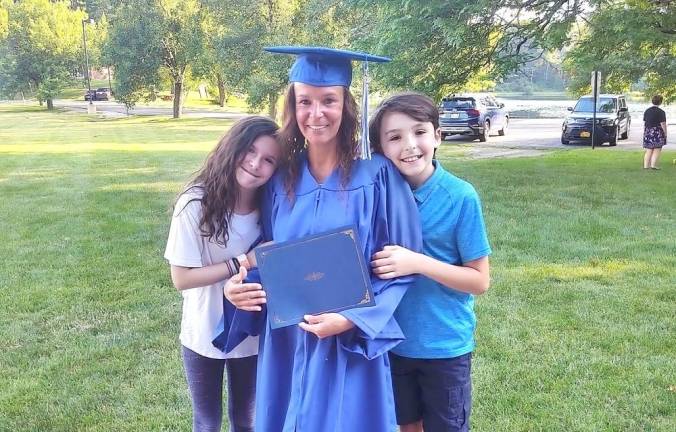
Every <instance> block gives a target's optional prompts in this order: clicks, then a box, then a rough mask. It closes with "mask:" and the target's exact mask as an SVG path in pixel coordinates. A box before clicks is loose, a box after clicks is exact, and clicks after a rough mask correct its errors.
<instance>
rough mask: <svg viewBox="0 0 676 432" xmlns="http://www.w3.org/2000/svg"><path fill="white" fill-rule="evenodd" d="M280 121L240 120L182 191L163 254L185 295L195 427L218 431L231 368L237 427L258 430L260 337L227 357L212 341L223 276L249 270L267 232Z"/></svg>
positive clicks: (184, 338)
mask: <svg viewBox="0 0 676 432" xmlns="http://www.w3.org/2000/svg"><path fill="white" fill-rule="evenodd" d="M276 133H277V125H276V124H275V123H274V122H273V121H272V120H270V119H267V118H265V117H255V116H252V117H248V118H245V119H242V120H240V121H238V122H237V123H235V124H234V125H233V126H232V128H231V129H230V130H229V131H228V133H227V134H226V135H225V136H224V137H223V138H222V139H221V140H220V142H219V143H218V145H217V146H216V148H215V149H214V150H213V151H212V152H211V153H210V154H209V156H208V157H207V160H206V162H205V164H204V166H203V167H202V169H201V170H200V171H199V172H198V173H197V175H196V176H195V178H194V180H192V181H191V182H190V183H189V185H188V187H187V188H186V189H185V190H184V191H183V192H182V193H181V194H180V195H179V196H178V198H177V200H176V203H175V206H174V214H173V218H172V221H171V228H170V230H169V239H168V240H167V248H166V251H165V253H164V257H165V258H166V259H167V260H168V261H169V264H170V265H171V279H172V281H173V283H174V286H175V287H176V289H178V290H179V291H180V292H181V294H182V295H183V317H182V320H181V336H180V340H181V344H182V351H183V352H182V354H183V364H184V367H185V374H186V379H187V381H188V387H189V389H190V395H191V399H192V406H193V431H219V430H220V428H221V421H222V393H223V370H224V368H225V369H227V375H228V378H227V382H228V396H229V397H228V411H229V412H228V414H229V419H230V430H231V431H235V432H239V431H253V417H254V416H253V413H254V398H255V381H256V354H257V352H258V340H257V338H253V337H249V338H247V339H245V340H244V341H243V342H242V343H241V344H239V345H238V346H237V347H236V348H235V349H234V350H233V351H232V352H230V353H229V354H228V355H225V354H223V353H222V352H221V351H219V350H218V349H216V348H215V347H214V346H213V345H212V343H211V340H212V337H213V333H214V330H215V329H216V327H217V326H218V324H219V320H220V319H221V317H222V316H223V281H224V280H225V279H227V278H229V277H231V276H232V275H234V274H236V273H237V271H238V269H239V267H240V266H241V267H244V268H248V267H249V261H248V259H247V256H246V255H244V254H245V253H246V252H247V251H248V250H249V249H250V248H251V245H252V244H253V243H254V242H255V241H256V239H257V238H258V237H259V236H260V227H259V223H258V219H259V215H258V192H259V189H260V187H261V186H263V185H264V184H265V183H266V182H267V181H268V179H270V177H271V176H272V174H273V173H274V171H275V168H276V166H277V162H278V160H279V158H280V147H279V144H277V141H276V137H275V135H276Z"/></svg>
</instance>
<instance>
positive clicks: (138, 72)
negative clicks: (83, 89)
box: [104, 0, 204, 118]
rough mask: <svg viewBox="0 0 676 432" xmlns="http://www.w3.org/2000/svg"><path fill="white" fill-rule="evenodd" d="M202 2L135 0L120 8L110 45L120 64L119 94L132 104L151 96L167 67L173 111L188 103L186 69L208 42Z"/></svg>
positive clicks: (109, 53) (112, 60)
mask: <svg viewBox="0 0 676 432" xmlns="http://www.w3.org/2000/svg"><path fill="white" fill-rule="evenodd" d="M202 12H203V11H202V7H201V4H200V2H198V1H196V0H152V1H145V0H130V1H128V2H124V3H122V4H121V5H120V6H119V7H118V8H117V9H116V11H115V13H114V16H113V25H112V26H111V28H110V30H109V39H108V43H107V44H106V48H105V55H104V57H105V59H106V60H107V63H109V64H111V65H113V66H114V67H115V82H116V93H115V94H116V98H118V99H119V100H121V101H123V102H124V103H125V104H126V105H127V106H131V105H133V104H134V103H136V101H138V100H140V99H142V98H147V97H148V95H149V93H152V91H153V89H154V88H155V87H156V86H159V84H160V81H161V80H160V77H161V74H162V73H163V72H164V73H166V74H168V75H169V76H170V78H171V82H172V88H173V91H172V92H173V95H174V105H173V116H174V118H179V117H180V116H181V113H182V109H183V98H184V92H185V90H186V89H185V82H186V76H187V75H186V74H189V73H190V67H191V66H192V65H194V64H195V62H196V61H197V59H198V57H199V54H200V52H201V50H202V48H203V41H204V34H203V28H202V26H201V22H202V19H203V15H202Z"/></svg>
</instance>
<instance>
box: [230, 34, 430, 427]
mask: <svg viewBox="0 0 676 432" xmlns="http://www.w3.org/2000/svg"><path fill="white" fill-rule="evenodd" d="M268 50H269V51H272V52H280V53H289V54H296V55H298V56H299V57H298V59H297V60H296V62H295V63H294V65H293V67H292V68H291V71H290V73H289V76H290V81H291V83H290V85H289V87H288V90H287V94H286V99H285V101H284V114H283V127H282V129H280V134H279V137H280V140H281V142H282V145H283V146H284V147H285V155H286V158H285V162H286V164H287V165H286V167H285V169H284V170H280V172H279V173H278V174H277V175H275V176H274V177H273V179H272V180H271V182H270V184H269V185H268V187H267V193H268V197H267V199H266V200H265V203H264V205H263V213H264V218H263V222H264V231H265V232H266V234H267V239H272V240H274V241H275V242H282V241H286V240H291V239H296V238H300V237H304V236H306V235H310V234H315V233H319V232H322V231H326V230H329V229H333V228H338V227H341V226H345V225H350V224H354V225H355V226H357V229H358V234H359V238H360V239H361V241H362V245H361V246H362V249H363V254H364V258H365V260H367V261H368V259H369V257H371V256H372V255H373V254H374V253H375V252H377V251H379V250H380V249H382V247H384V246H385V245H388V244H406V245H408V246H407V247H409V248H413V249H414V250H419V249H420V246H421V234H420V228H419V227H420V223H419V220H418V215H417V209H416V206H415V203H414V201H413V198H412V195H411V191H410V188H408V186H407V184H406V183H405V182H404V180H403V179H402V178H401V176H400V174H399V173H398V172H397V170H396V168H394V166H393V165H392V164H391V163H390V162H389V161H388V160H387V159H385V158H384V157H382V156H381V155H374V158H373V159H370V160H358V159H356V156H357V153H358V151H359V149H358V146H357V141H356V135H357V129H358V120H357V119H358V115H357V109H356V104H355V101H354V99H353V97H352V95H351V94H350V92H349V85H350V82H351V79H352V65H351V62H350V61H351V59H357V60H373V59H382V58H376V57H371V56H369V55H367V54H363V53H354V52H349V51H341V50H331V49H327V48H307V47H300V48H292V47H280V48H271V49H268ZM282 171H283V172H282ZM400 242H401V243H400ZM240 281H241V278H238V277H235V278H233V279H231V280H230V282H228V283H227V284H226V296H227V297H228V299H229V300H230V301H231V302H232V303H233V304H234V305H235V306H237V307H238V308H243V309H248V310H256V309H258V308H260V306H259V305H261V304H263V303H264V302H265V301H264V300H262V299H263V298H264V293H262V292H261V291H260V285H258V284H240V283H238V282H240ZM410 281H411V278H410V277H407V278H399V279H392V280H388V281H385V280H380V279H378V278H376V277H373V275H372V277H371V282H372V286H373V291H374V294H375V301H376V306H373V307H367V308H359V309H350V310H346V311H343V312H340V313H327V314H322V315H317V316H306V317H305V322H303V323H301V324H299V326H298V327H296V326H291V327H284V328H281V329H275V330H271V328H270V326H269V324H268V323H267V321H263V323H262V325H261V329H260V331H261V339H260V345H259V362H258V380H257V383H256V391H257V396H256V410H257V416H256V430H260V431H266V432H278V431H285V432H286V431H288V432H293V431H295V432H323V431H372V432H380V431H383V432H385V431H391V430H393V429H394V428H396V421H395V415H394V402H393V397H392V384H391V378H390V372H389V360H388V357H387V355H384V354H386V353H387V351H388V350H389V349H390V348H392V347H393V346H395V345H396V344H397V343H399V342H400V341H401V340H402V339H403V335H402V333H401V330H400V329H399V326H398V325H397V323H396V322H395V321H394V319H393V318H392V314H393V312H394V309H395V308H396V307H397V305H398V304H399V301H400V300H401V297H402V296H403V294H404V293H405V290H406V288H407V286H408V284H409V283H410ZM252 297H253V300H252V299H251V298H252ZM246 313H248V312H242V311H239V310H238V311H237V314H236V317H235V320H236V321H237V319H239V318H242V317H243V316H244V314H246ZM254 313H255V314H256V312H254ZM257 314H258V315H259V319H260V318H261V317H262V318H263V319H264V315H263V314H262V313H257ZM261 321H262V320H261ZM259 324H260V321H259Z"/></svg>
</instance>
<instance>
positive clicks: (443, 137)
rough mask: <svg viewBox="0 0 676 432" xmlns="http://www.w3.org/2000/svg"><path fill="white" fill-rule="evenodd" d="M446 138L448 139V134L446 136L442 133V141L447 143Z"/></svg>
mask: <svg viewBox="0 0 676 432" xmlns="http://www.w3.org/2000/svg"><path fill="white" fill-rule="evenodd" d="M446 137H448V134H445V133H442V134H441V140H442V141H445V140H446Z"/></svg>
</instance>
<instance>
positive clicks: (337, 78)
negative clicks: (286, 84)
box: [265, 46, 390, 159]
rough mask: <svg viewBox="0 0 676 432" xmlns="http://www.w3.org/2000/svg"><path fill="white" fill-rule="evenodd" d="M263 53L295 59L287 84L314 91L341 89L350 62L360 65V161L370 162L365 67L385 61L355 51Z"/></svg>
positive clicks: (274, 50) (347, 84) (295, 48)
mask: <svg viewBox="0 0 676 432" xmlns="http://www.w3.org/2000/svg"><path fill="white" fill-rule="evenodd" d="M265 50H266V51H269V52H272V53H277V54H292V55H296V56H298V58H297V59H296V61H295V62H294V64H293V66H291V70H290V71H289V81H290V82H300V83H303V84H309V85H312V86H316V87H328V86H344V87H350V84H351V83H352V61H353V60H354V61H360V62H362V69H363V71H364V76H363V92H362V93H363V94H362V104H361V105H362V107H361V109H362V112H361V115H362V119H361V134H362V138H361V144H360V145H361V157H362V159H370V158H371V147H370V144H369V139H368V63H369V62H377V63H384V62H389V61H390V59H389V58H387V57H381V56H376V55H372V54H367V53H363V52H357V51H348V50H342V49H335V48H326V47H307V46H279V47H267V48H265Z"/></svg>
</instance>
